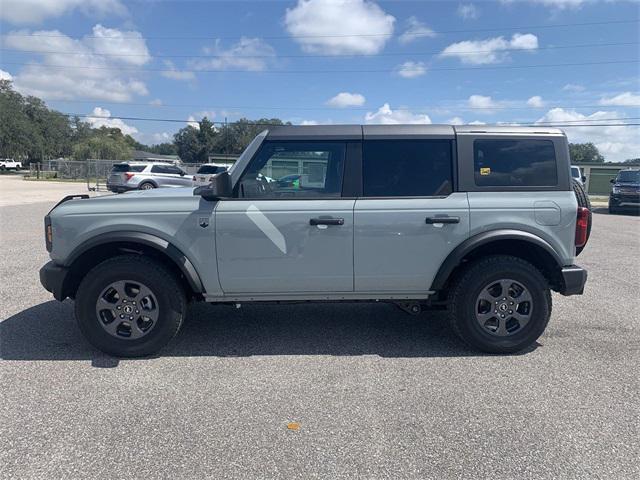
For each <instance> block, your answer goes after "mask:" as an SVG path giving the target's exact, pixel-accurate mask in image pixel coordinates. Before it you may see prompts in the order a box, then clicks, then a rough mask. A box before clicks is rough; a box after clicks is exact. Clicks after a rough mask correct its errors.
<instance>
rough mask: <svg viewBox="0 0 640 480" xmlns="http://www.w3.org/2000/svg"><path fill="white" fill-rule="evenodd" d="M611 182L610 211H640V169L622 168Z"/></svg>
mask: <svg viewBox="0 0 640 480" xmlns="http://www.w3.org/2000/svg"><path fill="white" fill-rule="evenodd" d="M611 183H612V184H613V186H612V187H611V193H610V194H609V213H618V212H619V211H621V210H624V209H633V210H635V211H640V169H637V168H635V169H631V168H630V169H626V170H620V171H619V172H618V176H617V177H616V178H615V179H613V180H611Z"/></svg>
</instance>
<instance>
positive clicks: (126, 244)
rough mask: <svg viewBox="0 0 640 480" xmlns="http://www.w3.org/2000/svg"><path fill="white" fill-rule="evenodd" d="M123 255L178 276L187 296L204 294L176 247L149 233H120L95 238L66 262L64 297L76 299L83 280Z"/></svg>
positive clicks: (192, 269) (71, 255) (189, 263)
mask: <svg viewBox="0 0 640 480" xmlns="http://www.w3.org/2000/svg"><path fill="white" fill-rule="evenodd" d="M123 253H138V254H140V255H147V256H150V257H152V258H155V259H157V260H159V261H161V262H162V263H163V264H164V265H165V266H167V267H168V268H169V269H170V270H172V271H173V272H174V273H175V274H176V275H177V277H178V278H179V280H180V281H181V282H182V284H183V286H184V287H185V291H186V292H187V293H189V292H190V293H191V294H192V295H194V296H200V295H201V294H203V293H205V289H204V286H203V284H202V280H201V279H200V275H199V274H198V272H197V270H196V269H195V267H194V265H193V263H191V261H190V260H189V259H188V258H187V256H186V255H184V253H182V252H181V251H180V250H179V249H178V248H177V247H175V246H174V245H173V244H171V243H170V242H168V241H167V240H165V239H163V238H160V237H157V236H155V235H152V234H149V233H143V232H131V231H121V232H110V233H105V234H101V235H99V236H96V237H93V238H91V239H89V240H87V241H85V242H83V243H82V244H81V245H79V246H78V247H76V249H75V250H73V251H72V252H71V254H70V255H69V256H68V257H67V259H66V261H65V263H64V266H65V267H67V268H68V269H69V275H67V278H66V279H65V284H64V286H63V293H64V296H68V297H71V298H73V297H74V296H75V292H76V290H77V289H78V285H79V284H80V281H82V278H84V276H85V275H86V274H87V273H88V272H89V270H91V269H92V268H93V267H94V266H96V265H98V264H99V263H101V262H102V261H104V260H106V259H107V258H110V257H113V256H114V255H120V254H123Z"/></svg>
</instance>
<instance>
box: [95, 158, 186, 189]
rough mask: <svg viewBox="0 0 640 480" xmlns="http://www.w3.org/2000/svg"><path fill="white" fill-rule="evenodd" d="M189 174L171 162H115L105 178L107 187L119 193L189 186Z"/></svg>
mask: <svg viewBox="0 0 640 480" xmlns="http://www.w3.org/2000/svg"><path fill="white" fill-rule="evenodd" d="M192 185H193V183H192V180H191V177H190V176H187V174H186V172H185V171H184V170H182V169H181V168H180V167H176V166H175V165H173V164H171V163H160V162H153V163H134V162H131V163H117V164H115V165H114V166H113V169H112V170H111V174H110V175H109V178H108V179H107V188H108V189H109V190H111V191H112V192H116V193H121V192H126V191H128V190H151V189H153V188H158V187H190V186H192Z"/></svg>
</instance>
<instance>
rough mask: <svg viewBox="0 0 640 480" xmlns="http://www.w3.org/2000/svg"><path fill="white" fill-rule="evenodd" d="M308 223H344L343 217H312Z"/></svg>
mask: <svg viewBox="0 0 640 480" xmlns="http://www.w3.org/2000/svg"><path fill="white" fill-rule="evenodd" d="M309 225H344V218H312V219H311V220H309Z"/></svg>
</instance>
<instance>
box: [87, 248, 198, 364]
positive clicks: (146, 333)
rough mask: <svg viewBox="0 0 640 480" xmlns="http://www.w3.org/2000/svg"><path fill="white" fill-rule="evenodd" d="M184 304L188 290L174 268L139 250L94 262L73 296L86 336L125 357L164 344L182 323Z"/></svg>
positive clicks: (110, 351)
mask: <svg viewBox="0 0 640 480" xmlns="http://www.w3.org/2000/svg"><path fill="white" fill-rule="evenodd" d="M185 310H186V298H185V294H184V291H183V289H182V287H181V286H180V285H179V284H178V282H177V281H176V279H175V278H174V276H173V274H172V273H171V272H170V271H169V270H167V269H166V268H164V267H163V266H162V265H161V264H160V263H157V262H156V261H153V260H150V259H148V258H145V257H143V256H140V255H122V256H118V257H114V258H111V259H109V260H106V261H104V262H102V263H101V264H99V265H98V266H96V267H95V268H93V269H92V270H91V271H90V272H89V273H88V274H87V275H86V276H85V277H84V279H83V280H82V282H81V283H80V286H79V288H78V292H77V294H76V300H75V313H76V320H77V321H78V326H79V327H80V330H81V331H82V333H83V334H84V336H85V337H86V338H87V340H88V341H89V342H90V343H91V344H93V345H94V346H95V347H97V348H98V349H100V350H102V351H103V352H106V353H109V354H112V355H116V356H121V357H138V356H145V355H150V354H152V353H155V352H157V351H158V350H160V349H161V348H162V347H164V346H165V345H166V344H167V343H168V342H169V340H171V338H173V337H174V335H175V334H176V333H177V332H178V330H179V329H180V326H181V325H182V320H183V317H184V314H185Z"/></svg>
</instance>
